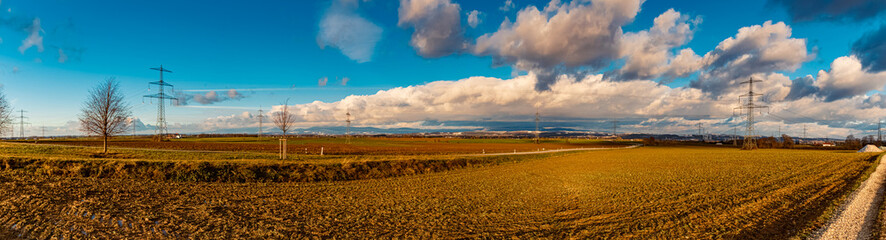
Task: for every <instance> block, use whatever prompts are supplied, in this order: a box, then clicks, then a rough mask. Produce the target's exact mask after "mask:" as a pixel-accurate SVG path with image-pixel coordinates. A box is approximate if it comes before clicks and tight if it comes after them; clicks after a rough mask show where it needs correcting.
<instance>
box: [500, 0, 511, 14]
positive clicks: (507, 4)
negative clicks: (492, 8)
mask: <svg viewBox="0 0 886 240" xmlns="http://www.w3.org/2000/svg"><path fill="white" fill-rule="evenodd" d="M511 9H514V1H513V0H505V3H504V5H502V6H501V7H498V10H501V11H503V12H507V11H511Z"/></svg>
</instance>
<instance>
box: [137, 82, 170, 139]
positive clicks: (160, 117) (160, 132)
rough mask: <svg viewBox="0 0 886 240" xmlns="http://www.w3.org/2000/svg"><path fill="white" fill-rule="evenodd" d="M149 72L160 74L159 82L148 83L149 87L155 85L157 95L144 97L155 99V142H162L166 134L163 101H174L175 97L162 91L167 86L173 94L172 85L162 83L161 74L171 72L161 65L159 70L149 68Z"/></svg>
mask: <svg viewBox="0 0 886 240" xmlns="http://www.w3.org/2000/svg"><path fill="white" fill-rule="evenodd" d="M151 70H156V71H159V72H160V81H156V82H150V83H148V84H149V85H157V86H158V92H157V94H151V95H145V96H144V97H146V98H156V99H157V140H158V141H163V140H164V138H166V134H168V132H167V130H166V105H165V104H164V100H166V99H169V100H176V99H175V97H173V96H171V95H169V94H166V92H164V91H163V88H164V87H167V86H168V87H171V88H172V91H173V92H175V87H174V86H172V84H169V83H166V82H165V81H163V72H168V73H172V71H169V69H165V68H163V65H160V67H159V68H151Z"/></svg>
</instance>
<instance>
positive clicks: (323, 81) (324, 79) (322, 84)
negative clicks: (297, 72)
mask: <svg viewBox="0 0 886 240" xmlns="http://www.w3.org/2000/svg"><path fill="white" fill-rule="evenodd" d="M328 82H329V78H328V77H322V78H320V80H317V86H320V87H325V86H326V83H328Z"/></svg>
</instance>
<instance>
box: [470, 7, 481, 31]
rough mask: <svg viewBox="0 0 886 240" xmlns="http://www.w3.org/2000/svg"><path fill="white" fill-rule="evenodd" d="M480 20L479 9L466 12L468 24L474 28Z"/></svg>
mask: <svg viewBox="0 0 886 240" xmlns="http://www.w3.org/2000/svg"><path fill="white" fill-rule="evenodd" d="M480 21H481V20H480V11H477V10H473V11H471V12H469V13H468V26H471V27H472V28H476V27H477V25H478V24H480Z"/></svg>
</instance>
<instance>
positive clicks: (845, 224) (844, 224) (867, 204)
mask: <svg viewBox="0 0 886 240" xmlns="http://www.w3.org/2000/svg"><path fill="white" fill-rule="evenodd" d="M882 157H883V156H880V158H881V161H880V165H878V166H877V169H876V170H875V171H874V173H872V174H871V176H870V177H869V178H868V179H867V180H865V181H864V183H862V184H861V186H859V187H858V190H856V191H855V192H854V193H852V195H851V196H850V200H849V201H848V202H847V203H846V205H845V206H843V208H842V209H843V210H842V211H840V213H839V215H838V216H837V218H836V219H834V220H833V222H831V223H830V224H829V225H828V226H827V228H825V229H824V232H823V233H822V234H821V236H820V237H819V238H818V239H870V238H871V230H872V228H873V226H874V223H875V222H876V221H877V209H878V207H879V206H880V202H881V201H882V199H883V192H884V189H886V161H883V160H882Z"/></svg>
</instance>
